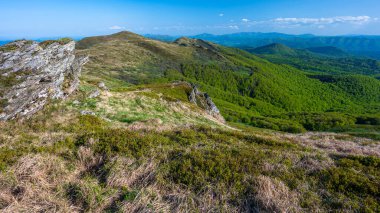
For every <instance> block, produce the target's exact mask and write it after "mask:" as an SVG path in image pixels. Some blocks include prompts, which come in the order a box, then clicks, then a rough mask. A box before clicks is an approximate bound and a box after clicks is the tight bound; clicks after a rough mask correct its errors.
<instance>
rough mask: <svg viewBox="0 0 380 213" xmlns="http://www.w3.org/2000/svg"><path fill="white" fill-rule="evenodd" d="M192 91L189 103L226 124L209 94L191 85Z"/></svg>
mask: <svg viewBox="0 0 380 213" xmlns="http://www.w3.org/2000/svg"><path fill="white" fill-rule="evenodd" d="M191 87H192V90H191V92H190V95H189V101H190V102H192V103H194V104H196V105H197V106H199V107H201V108H203V109H205V110H206V112H207V113H208V114H210V115H212V116H213V117H215V118H217V119H218V120H219V121H222V122H225V120H224V118H223V116H222V115H221V114H220V111H219V109H218V107H217V106H216V105H215V104H214V102H213V101H212V99H211V97H210V96H209V95H208V94H207V93H203V92H201V91H199V89H198V87H197V86H196V85H191Z"/></svg>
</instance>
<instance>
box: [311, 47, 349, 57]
mask: <svg viewBox="0 0 380 213" xmlns="http://www.w3.org/2000/svg"><path fill="white" fill-rule="evenodd" d="M307 50H309V51H310V52H313V53H317V54H321V55H325V56H330V57H338V58H340V57H348V56H350V55H349V54H348V53H346V52H345V51H343V50H341V49H339V48H337V47H333V46H324V47H309V48H307Z"/></svg>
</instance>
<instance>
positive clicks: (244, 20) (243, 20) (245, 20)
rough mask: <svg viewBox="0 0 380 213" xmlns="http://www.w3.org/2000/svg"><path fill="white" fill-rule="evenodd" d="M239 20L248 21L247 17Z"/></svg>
mask: <svg viewBox="0 0 380 213" xmlns="http://www.w3.org/2000/svg"><path fill="white" fill-rule="evenodd" d="M241 21H242V22H249V19H247V18H243V19H242V20H241Z"/></svg>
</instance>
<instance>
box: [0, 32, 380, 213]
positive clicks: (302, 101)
mask: <svg viewBox="0 0 380 213" xmlns="http://www.w3.org/2000/svg"><path fill="white" fill-rule="evenodd" d="M17 42H20V43H17ZM17 42H16V43H11V44H10V45H8V46H2V47H1V48H0V71H1V74H2V75H1V78H0V80H1V83H2V84H1V85H5V86H2V87H0V89H1V94H0V95H1V97H2V98H1V100H4V99H6V101H2V102H1V105H0V107H1V108H0V109H1V111H0V113H2V114H6V115H7V114H8V110H9V109H11V108H12V109H13V108H14V107H9V106H15V105H16V104H17V103H19V102H18V101H16V102H15V101H14V100H18V99H17V97H19V96H18V95H17V94H14V92H15V90H14V89H15V88H18V89H25V88H26V89H29V91H33V93H31V94H42V95H41V96H38V95H36V96H34V95H33V96H30V99H28V98H24V99H22V100H24V102H22V106H25V108H26V109H27V108H28V107H29V106H30V105H31V104H33V103H36V102H35V100H40V101H41V102H37V103H43V105H42V107H41V108H40V109H39V110H37V111H35V112H33V113H31V114H28V116H23V115H22V114H20V115H19V116H16V117H15V118H11V117H9V118H8V117H7V119H6V121H0V142H1V146H0V170H1V173H0V180H1V183H2V184H0V192H1V194H0V209H1V211H4V212H20V211H21V212H23V211H25V212H54V211H56V212H199V211H201V212H203V211H204V212H255V211H259V212H329V211H343V212H344V211H356V212H365V211H369V212H370V211H374V212H376V211H378V210H379V209H380V205H379V202H380V198H379V196H380V195H379V188H380V182H379V180H380V174H379V171H380V170H379V165H380V141H379V140H380V135H379V131H380V114H379V111H380V96H379V95H380V94H379V92H378V91H380V81H378V80H376V79H375V78H373V77H369V76H364V75H320V74H316V73H314V74H313V75H311V74H310V73H308V72H305V71H302V70H299V69H297V68H294V67H292V66H289V65H283V64H275V63H272V62H269V61H268V60H266V59H263V58H260V57H258V56H255V55H252V54H250V53H248V52H246V51H243V50H240V49H235V48H229V47H224V46H220V45H217V44H214V43H210V42H207V41H204V40H198V39H190V38H179V39H176V40H175V41H174V42H171V43H167V42H160V41H156V40H151V39H148V38H145V37H143V36H140V35H137V34H134V33H131V32H120V33H117V34H113V35H108V36H99V37H89V38H85V39H83V40H81V41H79V42H77V43H76V50H75V52H74V49H73V45H74V42H73V41H71V40H68V39H61V40H57V41H46V42H42V43H37V42H32V41H25V40H23V41H17ZM16 44H17V45H16ZM31 47H33V48H32V50H33V51H30V50H31ZM274 49H276V51H277V50H278V49H279V50H281V51H280V52H283V50H284V49H285V50H289V49H288V48H284V46H279V45H277V46H276V45H275V46H274ZM277 52H278V51H277ZM74 53H75V55H73V54H74ZM42 55H44V56H46V57H47V59H46V60H45V58H44V57H41V56H42ZM10 56H12V57H10ZM24 56H25V57H24ZM87 57H88V59H89V60H88V62H87ZM14 59H17V60H14ZM30 59H32V60H30ZM7 61H8V62H7ZM9 61H11V62H12V63H10V62H9ZM33 61H37V62H39V63H30V64H28V63H26V62H33ZM41 61H42V62H44V64H43V65H44V66H34V65H35V64H40V62H41ZM15 62H17V63H15ZM85 62H87V63H85ZM32 65H33V66H32ZM76 66H78V67H76ZM18 68H22V69H18ZM28 68H32V69H30V70H28ZM71 68H78V69H71ZM57 71H59V72H57ZM4 74H6V75H4ZM10 74H11V75H10ZM42 74H49V75H48V76H43V75H42ZM73 74H75V75H73ZM50 76H51V77H50ZM79 76H80V78H79V79H78V77H79ZM79 80H80V84H75V86H76V87H75V88H76V89H75V91H71V93H67V92H65V91H67V88H71V86H70V85H73V83H72V82H74V83H75V82H77V83H79ZM24 82H28V83H29V84H27V85H26V86H25V84H24ZM60 91H64V92H62V93H61V92H60ZM57 93H59V94H62V96H59V97H56V96H55V95H54V94H57ZM10 94H12V95H10ZM24 94H29V92H26V93H24ZM45 94H46V95H45ZM22 97H24V96H22ZM16 108H17V107H16ZM28 112H29V111H28ZM257 127H260V128H257ZM306 131H309V132H306ZM318 131H326V132H318ZM293 133H297V134H293Z"/></svg>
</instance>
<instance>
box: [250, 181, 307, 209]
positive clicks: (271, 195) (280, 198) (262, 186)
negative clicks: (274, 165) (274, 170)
mask: <svg viewBox="0 0 380 213" xmlns="http://www.w3.org/2000/svg"><path fill="white" fill-rule="evenodd" d="M256 184H257V188H256V190H257V192H256V195H255V200H256V201H257V204H258V206H259V208H260V209H261V210H262V211H265V212H299V211H300V210H301V208H300V206H299V200H298V194H297V193H295V192H292V191H290V190H289V188H288V187H287V186H286V185H285V184H284V183H283V182H281V181H279V180H277V179H273V178H270V177H266V176H263V175H260V176H259V177H258V178H257V181H256Z"/></svg>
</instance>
